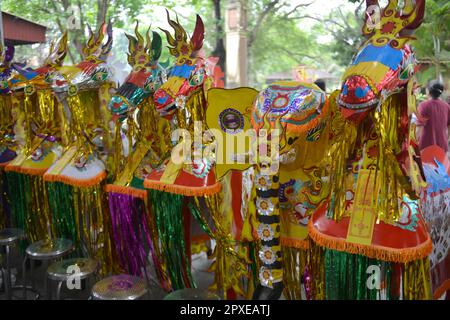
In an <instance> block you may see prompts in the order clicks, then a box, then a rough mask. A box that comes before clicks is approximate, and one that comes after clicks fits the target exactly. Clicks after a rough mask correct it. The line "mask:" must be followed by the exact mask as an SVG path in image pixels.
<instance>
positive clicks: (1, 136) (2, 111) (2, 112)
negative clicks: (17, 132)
mask: <svg viewBox="0 0 450 320" xmlns="http://www.w3.org/2000/svg"><path fill="white" fill-rule="evenodd" d="M13 128H14V121H13V115H12V101H11V97H10V96H9V95H0V144H3V143H5V142H6V141H5V135H6V134H11V133H12V132H13Z"/></svg>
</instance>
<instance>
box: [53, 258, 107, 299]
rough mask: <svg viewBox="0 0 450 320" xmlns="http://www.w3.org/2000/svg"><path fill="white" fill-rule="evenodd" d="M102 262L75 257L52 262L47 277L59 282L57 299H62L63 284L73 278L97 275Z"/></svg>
mask: <svg viewBox="0 0 450 320" xmlns="http://www.w3.org/2000/svg"><path fill="white" fill-rule="evenodd" d="M99 267H100V264H99V262H98V261H97V260H94V259H88V258H74V259H67V260H63V261H58V262H54V263H52V264H51V265H50V266H49V267H48V269H47V278H48V279H50V280H54V281H57V282H58V286H57V290H56V300H59V299H60V295H61V286H62V283H63V282H64V281H66V282H67V281H68V280H70V279H71V278H74V279H77V280H84V279H87V278H89V277H91V276H95V274H96V273H97V271H98V269H99Z"/></svg>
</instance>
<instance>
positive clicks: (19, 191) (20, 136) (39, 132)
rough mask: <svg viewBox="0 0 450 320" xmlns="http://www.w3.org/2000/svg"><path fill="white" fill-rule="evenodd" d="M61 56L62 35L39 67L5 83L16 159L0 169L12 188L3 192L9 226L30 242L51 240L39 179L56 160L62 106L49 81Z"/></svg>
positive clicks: (64, 44) (47, 209)
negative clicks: (7, 204)
mask: <svg viewBox="0 0 450 320" xmlns="http://www.w3.org/2000/svg"><path fill="white" fill-rule="evenodd" d="M66 52H67V33H64V34H63V36H62V37H61V38H60V39H59V40H58V41H57V42H55V43H52V45H51V47H50V51H49V54H48V56H47V58H46V59H45V62H44V65H43V66H41V67H39V68H37V69H17V72H16V73H15V74H14V75H13V77H12V78H11V79H10V80H9V83H10V85H9V90H10V92H11V94H12V99H11V102H12V106H13V110H14V113H15V115H14V116H13V117H14V118H15V121H16V125H15V126H14V127H13V131H14V141H15V144H16V148H15V149H16V151H15V153H16V154H17V156H16V157H14V159H11V160H10V161H9V162H8V163H7V165H6V166H5V167H4V170H5V172H6V177H7V179H8V185H9V186H14V189H11V187H9V188H8V191H9V192H8V194H7V197H8V198H9V200H10V204H11V208H10V209H11V224H12V225H13V226H15V227H17V228H21V229H23V230H24V231H25V233H26V234H27V236H28V239H29V240H30V241H37V240H42V239H46V238H51V237H52V236H53V235H54V230H53V226H52V224H51V219H52V218H51V212H50V207H49V201H48V196H47V192H46V190H45V189H46V188H45V186H44V180H43V175H44V173H45V171H46V170H47V169H48V168H49V167H50V166H51V165H52V164H53V162H54V161H56V160H57V159H58V158H59V157H60V156H61V152H62V148H63V147H64V141H63V140H62V136H63V133H62V132H63V131H64V130H65V128H64V126H63V124H64V114H63V112H62V105H61V104H60V103H59V102H58V100H57V99H56V98H55V96H54V95H53V94H52V89H51V83H49V81H48V79H49V78H51V76H52V74H54V73H57V72H58V70H60V68H61V65H62V63H63V60H64V57H65V56H66ZM16 105H17V107H15V106H16ZM13 123H14V122H13ZM21 124H23V127H21ZM13 190H15V191H13Z"/></svg>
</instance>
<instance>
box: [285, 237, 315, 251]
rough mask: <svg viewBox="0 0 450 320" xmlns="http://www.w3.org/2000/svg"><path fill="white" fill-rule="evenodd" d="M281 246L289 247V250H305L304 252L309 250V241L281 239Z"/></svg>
mask: <svg viewBox="0 0 450 320" xmlns="http://www.w3.org/2000/svg"><path fill="white" fill-rule="evenodd" d="M281 245H282V246H284V247H289V248H296V249H304V250H308V249H309V241H308V239H305V240H299V239H292V238H284V237H281Z"/></svg>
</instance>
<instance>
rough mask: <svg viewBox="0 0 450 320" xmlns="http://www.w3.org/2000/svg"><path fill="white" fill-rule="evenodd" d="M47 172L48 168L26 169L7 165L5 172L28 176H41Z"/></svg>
mask: <svg viewBox="0 0 450 320" xmlns="http://www.w3.org/2000/svg"><path fill="white" fill-rule="evenodd" d="M47 170H48V168H26V167H21V166H14V165H7V166H5V171H13V172H18V173H22V174H28V175H32V176H42V175H44V173H45V172H46V171H47Z"/></svg>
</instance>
